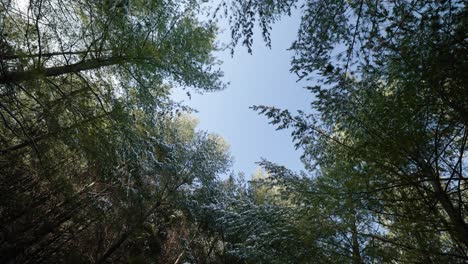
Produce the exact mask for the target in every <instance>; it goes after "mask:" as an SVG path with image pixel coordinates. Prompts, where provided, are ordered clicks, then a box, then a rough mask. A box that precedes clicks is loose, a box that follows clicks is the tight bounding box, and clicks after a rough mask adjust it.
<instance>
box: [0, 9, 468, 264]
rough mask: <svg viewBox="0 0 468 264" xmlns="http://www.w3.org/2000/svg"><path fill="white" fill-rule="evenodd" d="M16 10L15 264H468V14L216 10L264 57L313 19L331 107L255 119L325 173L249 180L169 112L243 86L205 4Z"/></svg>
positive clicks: (9, 53)
mask: <svg viewBox="0 0 468 264" xmlns="http://www.w3.org/2000/svg"><path fill="white" fill-rule="evenodd" d="M0 1H1V2H0V124H1V125H0V172H1V175H0V202H1V204H0V262H1V263H356V264H358V263H465V262H467V261H468V207H467V199H468V191H467V188H468V182H467V180H468V178H467V176H466V170H465V169H464V168H465V165H466V162H467V158H466V156H465V154H466V144H467V140H468V130H467V128H468V127H467V126H468V89H467V84H468V79H467V78H468V75H467V73H468V67H467V65H468V64H467V62H468V47H467V46H468V36H467V34H468V28H467V26H468V9H467V7H466V5H465V3H464V1H462V0H442V1H441V0H424V1H422V0H411V1H406V0H392V1H374V0H372V1H371V0H356V1H348V0H314V1H298V0H239V1H221V2H220V3H218V2H217V3H215V5H216V7H218V8H217V9H216V12H215V14H214V16H225V17H227V20H228V22H229V25H230V26H231V33H232V44H233V46H235V45H237V44H238V43H241V44H243V45H245V46H246V47H247V49H248V50H249V51H252V41H253V39H254V31H255V27H256V23H258V26H259V27H260V29H261V34H262V36H263V39H264V40H265V41H266V43H267V45H269V44H270V30H271V26H272V25H273V24H274V23H275V22H276V21H277V20H279V19H281V17H282V16H285V15H290V14H291V13H292V12H293V11H294V10H296V11H297V12H301V14H302V17H301V24H300V28H299V31H298V36H297V40H296V41H294V43H292V45H291V50H292V51H293V52H294V54H295V55H294V57H293V59H292V61H291V63H292V67H291V72H293V73H295V74H297V76H298V78H299V79H303V80H305V81H307V82H309V83H310V84H311V85H310V86H308V87H306V88H307V89H308V90H310V92H311V106H312V109H309V110H308V109H302V110H299V111H298V112H297V113H292V112H291V111H289V110H283V109H278V108H275V107H273V106H253V107H252V108H253V109H254V110H256V111H258V112H259V113H261V114H264V115H266V116H267V117H268V118H269V120H270V122H271V123H272V124H273V125H275V126H276V127H277V128H278V129H291V130H292V139H293V141H294V142H295V145H296V147H297V148H299V149H301V150H302V151H303V155H302V161H303V163H304V165H305V167H306V171H304V172H293V171H291V170H289V169H287V168H285V167H283V166H281V165H278V164H274V163H271V162H269V161H267V160H263V161H261V162H260V163H259V164H260V167H261V168H260V169H259V170H258V171H256V172H255V173H254V175H252V178H251V181H247V182H246V181H245V180H244V177H243V176H242V175H241V174H240V175H235V174H232V175H231V176H229V177H228V178H227V179H224V180H222V179H220V178H219V176H220V175H221V174H225V173H227V172H228V170H229V166H230V163H231V157H230V155H229V149H228V144H227V143H226V142H224V140H223V139H222V138H221V137H220V136H217V135H212V134H207V133H205V132H203V131H198V130H197V129H196V124H197V122H196V120H195V119H194V118H193V117H191V116H190V114H189V113H190V111H191V109H189V108H188V107H185V106H183V105H180V104H178V103H176V102H173V101H172V100H171V98H170V91H171V89H175V88H177V89H189V90H188V92H190V91H197V92H205V91H215V90H221V89H223V88H224V84H223V83H222V82H221V81H220V78H221V77H222V72H220V71H219V70H218V69H217V68H218V66H217V62H216V60H215V58H214V57H213V52H214V51H216V49H217V47H216V45H215V38H216V33H217V31H216V25H214V24H213V22H211V21H209V20H207V19H203V18H202V13H201V11H202V10H203V8H204V7H205V5H206V4H205V2H206V1H195V0H182V1H172V0H149V1H146V0H133V1H122V0H106V1H91V0H79V1H74V0H73V1H72V0H31V1H10V0H0ZM205 20H207V21H205ZM202 21H203V22H202Z"/></svg>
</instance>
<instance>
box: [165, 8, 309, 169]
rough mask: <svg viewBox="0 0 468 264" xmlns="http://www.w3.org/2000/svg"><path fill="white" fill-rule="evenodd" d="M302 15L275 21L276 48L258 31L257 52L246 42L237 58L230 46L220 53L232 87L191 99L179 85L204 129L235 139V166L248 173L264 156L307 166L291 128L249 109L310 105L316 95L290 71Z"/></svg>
mask: <svg viewBox="0 0 468 264" xmlns="http://www.w3.org/2000/svg"><path fill="white" fill-rule="evenodd" d="M299 19H300V17H299V15H297V16H293V17H285V18H283V20H282V21H279V22H277V23H276V24H275V25H273V31H272V32H271V33H272V48H271V49H269V48H267V47H266V46H265V44H264V42H263V40H262V39H261V36H260V35H259V34H256V38H255V42H254V48H253V54H252V55H250V54H248V53H247V50H246V48H245V47H243V46H239V47H238V48H237V49H236V52H235V54H234V57H231V54H230V52H229V51H228V50H227V51H223V52H220V53H218V54H217V56H218V58H219V59H220V60H222V61H223V62H224V63H223V64H222V65H221V68H222V70H223V71H224V74H225V77H224V81H225V82H230V85H229V86H228V87H227V89H225V90H223V91H220V92H214V93H205V94H203V95H200V94H193V93H192V98H191V99H189V98H188V97H187V96H185V94H184V92H183V91H180V90H174V94H173V96H174V98H175V99H176V100H177V101H180V100H183V101H184V103H185V104H186V105H189V106H191V107H193V108H195V109H197V110H198V111H199V112H198V113H195V114H194V115H195V116H196V117H197V118H198V119H199V121H200V124H199V129H202V130H206V131H208V132H211V133H216V134H219V135H221V136H222V137H223V138H225V139H226V140H227V141H228V142H229V144H230V146H231V154H232V155H233V156H234V159H235V161H234V165H233V170H234V171H235V172H244V173H245V174H246V176H247V177H249V176H250V175H251V174H252V173H253V172H254V170H255V169H256V168H257V166H258V165H256V164H255V162H258V161H259V160H260V159H261V158H262V157H263V158H266V159H267V160H270V161H272V162H276V163H278V164H281V165H285V166H287V167H288V168H290V169H293V170H301V169H303V165H302V163H301V162H300V160H299V156H300V154H301V153H300V151H296V150H295V149H294V146H293V143H292V142H291V137H290V132H291V131H286V130H283V131H277V130H275V128H274V127H273V126H272V125H270V124H268V119H267V118H266V117H265V116H261V115H258V114H257V113H256V112H254V111H253V110H251V109H249V107H250V106H252V105H270V106H275V107H279V108H287V109H289V110H292V111H295V110H298V109H309V105H310V102H311V99H312V95H311V94H310V93H309V92H307V90H305V89H303V88H302V87H303V86H304V83H303V82H302V83H297V82H296V79H297V78H296V76H295V75H294V74H291V73H290V72H289V69H290V60H291V57H292V55H293V53H292V52H291V51H288V50H287V48H289V47H290V45H291V43H292V41H293V40H294V39H295V37H296V33H297V28H298V26H299ZM221 26H222V25H221ZM227 32H228V31H227V30H226V32H225V33H223V34H221V35H220V37H219V41H220V42H222V43H227V42H229V40H230V39H229V37H230V36H229V34H228V33H227Z"/></svg>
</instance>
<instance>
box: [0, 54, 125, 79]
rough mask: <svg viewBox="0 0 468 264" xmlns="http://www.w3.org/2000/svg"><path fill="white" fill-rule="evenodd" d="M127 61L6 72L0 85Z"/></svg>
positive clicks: (95, 61) (107, 61) (83, 63)
mask: <svg viewBox="0 0 468 264" xmlns="http://www.w3.org/2000/svg"><path fill="white" fill-rule="evenodd" d="M128 60H129V59H128V58H124V57H112V58H106V59H92V60H86V61H83V62H79V63H75V64H70V65H63V66H56V67H50V68H44V69H34V70H28V71H18V72H6V73H4V74H3V75H2V76H0V84H9V83H16V82H24V81H31V80H34V79H37V78H40V77H52V76H59V75H64V74H69V73H75V72H81V71H86V70H93V69H98V68H101V67H105V66H111V65H117V64H121V63H123V62H125V61H128Z"/></svg>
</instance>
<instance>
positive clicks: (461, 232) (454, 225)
mask: <svg viewBox="0 0 468 264" xmlns="http://www.w3.org/2000/svg"><path fill="white" fill-rule="evenodd" d="M424 174H425V175H426V177H428V179H429V180H430V181H431V185H432V188H433V189H434V196H435V198H436V199H437V201H439V202H440V204H441V205H442V208H443V209H444V211H445V213H447V215H448V218H449V222H450V224H451V230H450V235H451V236H452V237H453V238H454V239H455V240H457V241H458V242H460V243H462V244H463V245H464V246H465V247H466V248H468V225H467V223H466V222H465V220H464V216H463V215H462V214H460V213H459V212H458V210H456V208H455V206H454V205H453V203H452V201H451V199H450V197H449V195H448V194H447V192H446V191H445V190H444V188H443V187H442V185H441V183H440V180H439V177H438V176H437V175H436V174H435V173H434V171H433V170H432V169H431V168H425V171H424Z"/></svg>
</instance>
